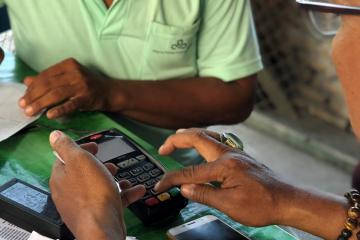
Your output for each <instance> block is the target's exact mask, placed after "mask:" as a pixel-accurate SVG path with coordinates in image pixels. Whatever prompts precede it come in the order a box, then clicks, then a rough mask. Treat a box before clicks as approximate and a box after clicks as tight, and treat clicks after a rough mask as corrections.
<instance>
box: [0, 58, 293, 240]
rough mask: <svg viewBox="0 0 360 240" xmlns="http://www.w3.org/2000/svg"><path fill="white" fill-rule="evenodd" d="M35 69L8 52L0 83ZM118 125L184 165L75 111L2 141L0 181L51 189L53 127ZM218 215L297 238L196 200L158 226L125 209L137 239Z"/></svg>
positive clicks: (79, 131) (82, 130) (102, 119)
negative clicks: (237, 218)
mask: <svg viewBox="0 0 360 240" xmlns="http://www.w3.org/2000/svg"><path fill="white" fill-rule="evenodd" d="M33 74H34V72H33V71H32V70H31V69H29V68H28V67H27V66H26V65H25V64H23V63H22V62H21V61H20V60H19V59H17V58H15V57H14V56H13V55H12V54H11V53H6V58H5V61H4V63H3V64H2V65H1V66H0V82H21V81H22V79H23V78H24V76H28V75H33ZM109 128H118V129H119V130H121V131H123V132H124V133H125V134H127V135H128V136H129V137H130V138H131V139H132V140H133V141H135V142H136V143H138V144H139V145H140V146H142V147H143V148H144V149H145V150H146V151H148V152H149V153H150V154H151V155H152V156H154V157H155V158H156V159H158V160H159V161H160V163H161V164H162V165H163V166H164V167H165V168H166V169H168V170H174V169H178V168H180V167H181V166H180V165H179V163H177V162H176V161H175V160H173V159H171V158H169V157H163V156H160V155H158V153H157V150H156V149H155V148H154V147H152V146H151V145H150V144H148V143H147V142H145V141H144V140H142V139H141V138H140V137H139V136H135V135H134V134H133V133H131V132H130V131H128V130H127V129H125V128H124V127H122V126H121V125H119V123H117V122H115V121H113V120H112V119H110V118H109V117H107V116H105V115H104V114H102V113H76V114H74V115H72V116H71V117H68V118H66V119H61V120H57V121H50V120H48V119H46V118H45V117H41V118H40V119H39V120H38V121H36V122H35V123H33V124H32V125H30V127H29V128H26V129H24V130H23V131H20V132H19V133H18V134H16V135H14V136H13V137H11V138H9V139H8V140H6V141H4V142H1V143H0V184H3V183H5V182H7V181H8V180H10V179H12V178H15V177H16V178H19V179H22V180H24V181H26V182H28V183H31V184H34V185H37V186H39V187H41V188H43V189H45V190H48V180H49V177H50V173H51V167H52V164H53V161H54V156H53V154H52V151H51V149H50V146H49V143H48V136H49V133H50V132H51V131H52V130H55V129H59V130H63V131H64V132H66V133H67V134H68V135H70V136H71V137H73V138H74V139H76V138H79V137H81V136H83V135H87V134H89V133H90V132H96V131H101V130H106V129H109ZM208 214H211V215H215V216H217V217H219V218H220V219H221V220H223V221H225V222H227V223H228V224H230V225H231V226H233V227H234V228H236V229H238V230H241V231H243V232H244V233H246V234H247V235H248V236H249V237H251V238H252V239H264V240H268V239H276V240H281V239H284V240H288V239H289V240H292V239H296V238H295V237H293V236H291V235H290V234H288V233H287V232H285V231H284V230H282V229H281V228H279V227H277V226H268V227H264V228H250V227H246V226H243V225H241V224H239V223H236V222H234V221H232V220H231V219H230V218H228V217H227V216H226V215H224V214H222V213H220V212H219V211H217V210H215V209H211V208H208V207H206V206H204V205H200V204H197V203H190V204H189V205H188V206H187V207H186V208H185V209H184V210H183V211H182V212H181V214H180V215H179V217H178V218H177V219H176V220H175V221H174V222H171V223H166V224H164V225H161V226H156V227H145V226H143V225H142V224H141V222H140V221H139V220H138V219H137V218H136V217H135V216H134V215H133V214H132V213H131V212H130V211H128V210H126V211H125V219H126V225H127V228H128V234H129V235H130V236H136V237H137V238H138V239H140V240H142V239H146V240H152V239H154V240H155V239H166V231H167V230H168V229H169V228H171V227H174V226H177V225H179V224H182V223H184V222H188V221H190V220H193V219H196V218H198V217H201V216H204V215H208Z"/></svg>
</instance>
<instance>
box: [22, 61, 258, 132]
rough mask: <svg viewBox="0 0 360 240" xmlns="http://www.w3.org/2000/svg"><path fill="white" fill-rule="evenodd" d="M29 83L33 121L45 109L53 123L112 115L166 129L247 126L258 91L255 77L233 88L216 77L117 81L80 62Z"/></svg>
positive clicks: (27, 103)
mask: <svg viewBox="0 0 360 240" xmlns="http://www.w3.org/2000/svg"><path fill="white" fill-rule="evenodd" d="M24 83H25V85H26V86H27V87H28V89H27V91H26V93H25V95H24V96H23V97H22V98H21V99H20V100H19V105H20V107H22V108H24V109H25V113H26V114H27V115H29V116H33V115H36V114H38V113H40V112H41V111H42V110H44V109H47V117H48V118H50V119H55V118H59V117H62V116H65V115H68V114H70V113H73V112H75V111H76V110H82V111H108V112H117V113H121V114H123V115H125V116H128V117H130V118H132V119H135V120H138V121H141V122H144V123H148V124H152V125H155V126H160V127H165V128H179V127H188V126H204V125H209V124H220V123H223V124H231V123H236V122H240V121H243V120H245V119H246V118H247V117H248V116H249V115H250V113H251V111H252V107H253V104H254V95H255V88H256V78H255V77H254V76H251V77H248V78H244V79H241V80H237V81H234V82H231V83H225V82H223V81H221V80H220V79H217V78H213V77H193V78H188V79H174V80H167V81H133V80H131V81H126V80H122V81H118V80H115V79H110V78H108V77H105V76H102V75H99V74H96V73H94V72H92V71H90V70H89V69H87V68H86V67H84V66H82V65H81V64H80V63H78V62H77V61H76V60H75V59H67V60H65V61H63V62H61V63H59V64H56V65H55V66H52V67H50V68H49V69H47V70H45V71H43V72H41V73H40V74H39V75H37V76H32V77H27V78H25V80H24ZM154 96H156V97H154Z"/></svg>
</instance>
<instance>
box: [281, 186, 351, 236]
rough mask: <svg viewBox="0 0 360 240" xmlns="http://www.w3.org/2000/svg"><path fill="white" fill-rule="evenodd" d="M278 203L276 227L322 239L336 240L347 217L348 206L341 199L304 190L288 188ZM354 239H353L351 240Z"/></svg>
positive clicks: (343, 199) (344, 200) (342, 198)
mask: <svg viewBox="0 0 360 240" xmlns="http://www.w3.org/2000/svg"><path fill="white" fill-rule="evenodd" d="M287 194H289V195H291V197H290V198H288V197H287V198H286V199H287V200H286V202H285V203H282V204H283V206H286V207H284V208H283V211H282V213H281V214H280V215H281V219H280V220H279V223H278V224H282V225H288V226H291V227H294V228H297V229H301V230H303V231H306V232H309V233H312V234H314V235H316V236H319V237H322V238H324V239H337V237H338V236H339V235H340V233H341V231H342V229H343V228H344V223H345V220H346V218H347V214H346V213H347V210H348V209H349V205H348V203H347V200H346V199H345V198H344V197H340V196H335V195H331V194H327V193H322V192H319V191H315V190H310V189H304V188H298V187H296V188H292V191H290V192H288V193H287ZM352 239H355V238H352Z"/></svg>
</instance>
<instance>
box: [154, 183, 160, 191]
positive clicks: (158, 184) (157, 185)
mask: <svg viewBox="0 0 360 240" xmlns="http://www.w3.org/2000/svg"><path fill="white" fill-rule="evenodd" d="M159 186H160V182H157V183H156V184H155V186H154V190H155V191H156V190H158V189H159Z"/></svg>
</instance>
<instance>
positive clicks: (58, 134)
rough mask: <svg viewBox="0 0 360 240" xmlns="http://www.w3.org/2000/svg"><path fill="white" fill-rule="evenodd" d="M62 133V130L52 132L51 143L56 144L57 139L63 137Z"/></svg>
mask: <svg viewBox="0 0 360 240" xmlns="http://www.w3.org/2000/svg"><path fill="white" fill-rule="evenodd" d="M61 135H62V132H60V131H58V130H56V131H53V132H52V133H50V143H51V144H54V143H56V141H57V140H58V139H59V138H60V137H61Z"/></svg>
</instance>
